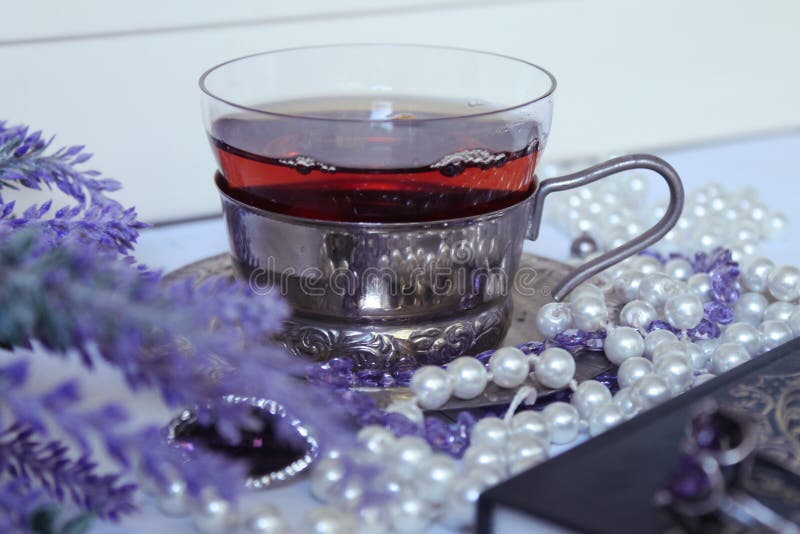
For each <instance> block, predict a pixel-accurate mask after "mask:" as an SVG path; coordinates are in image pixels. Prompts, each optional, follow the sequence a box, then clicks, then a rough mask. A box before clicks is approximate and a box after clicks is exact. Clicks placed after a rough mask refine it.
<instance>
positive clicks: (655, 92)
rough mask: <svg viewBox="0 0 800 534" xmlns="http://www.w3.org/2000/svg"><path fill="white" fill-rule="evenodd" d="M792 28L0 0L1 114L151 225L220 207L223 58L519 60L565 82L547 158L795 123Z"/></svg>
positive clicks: (463, 5)
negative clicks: (421, 51)
mask: <svg viewBox="0 0 800 534" xmlns="http://www.w3.org/2000/svg"><path fill="white" fill-rule="evenodd" d="M798 23H800V2H797V0H764V1H762V2H754V1H743V0H704V1H702V2H697V1H693V0H649V1H642V0H527V1H526V0H517V1H513V0H497V1H490V0H484V1H475V0H460V1H459V0H451V1H447V0H380V1H376V0H336V1H335V2H334V1H331V0H305V1H303V0H299V1H293V2H287V1H281V2H276V1H274V0H230V1H228V2H220V1H219V0H169V1H164V0H161V1H157V0H136V1H132V0H115V1H108V0H61V1H58V2H53V1H52V0H26V1H25V2H20V1H17V0H14V1H12V0H0V118H5V119H8V120H9V121H11V122H13V123H17V122H26V123H30V124H31V125H33V126H34V127H36V128H38V129H43V130H45V131H46V132H48V133H56V134H58V139H57V142H61V143H64V144H77V143H85V144H87V145H88V146H89V148H90V149H91V151H93V152H94V153H95V154H96V157H95V159H94V160H93V166H94V167H96V168H98V169H99V170H102V171H103V172H104V173H105V174H107V175H110V176H113V177H115V178H118V179H120V180H122V181H123V182H124V184H125V191H124V192H122V193H121V194H120V195H119V198H120V199H121V200H122V201H123V202H125V203H133V204H136V205H137V206H138V208H139V211H140V213H141V214H142V215H143V217H144V218H145V219H147V220H150V221H161V220H168V219H176V218H182V217H187V216H193V215H201V214H207V213H212V212H215V211H217V210H218V201H217V196H216V192H215V190H214V188H213V185H212V182H211V174H212V172H213V169H214V164H213V161H212V159H211V156H210V152H209V150H208V146H207V144H206V140H205V137H204V133H203V129H202V125H201V122H200V106H199V102H200V93H199V90H198V89H197V77H198V76H199V75H200V73H201V72H202V71H203V70H205V69H206V68H207V67H209V66H211V65H213V64H215V63H218V62H220V61H222V60H225V59H229V58H232V57H236V56H240V55H243V54H247V53H252V52H257V51H262V50H268V49H275V48H284V47H289V46H299V45H307V44H322V43H339V42H379V41H380V42H415V43H431V44H447V45H454V46H463V47H470V48H480V49H486V50H491V51H496V52H501V53H506V54H511V55H515V56H519V57H522V58H525V59H528V60H531V61H534V62H536V63H539V64H542V65H544V66H546V67H548V68H549V69H550V70H551V71H553V72H554V73H555V74H556V76H557V77H558V79H559V88H558V91H557V94H556V102H557V103H556V110H555V120H554V127H553V133H552V137H551V141H550V145H549V147H548V149H547V151H546V154H545V157H546V158H547V159H548V160H550V161H553V160H557V159H562V158H571V157H579V156H584V155H593V154H601V153H605V152H609V151H613V152H621V151H630V150H637V149H647V148H649V147H662V146H668V145H675V144H686V143H691V142H696V141H706V140H714V139H720V138H727V137H735V136H740V135H748V134H752V133H757V132H765V131H772V130H781V129H794V128H798V127H800V106H798V105H797V95H800V70H799V69H798V54H799V53H800V32H798V31H797V26H798ZM714 178H716V179H724V177H714Z"/></svg>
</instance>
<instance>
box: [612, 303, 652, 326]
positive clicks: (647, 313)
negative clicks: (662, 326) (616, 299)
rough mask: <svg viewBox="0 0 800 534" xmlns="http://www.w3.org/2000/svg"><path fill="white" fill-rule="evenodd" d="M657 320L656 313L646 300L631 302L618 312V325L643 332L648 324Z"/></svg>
mask: <svg viewBox="0 0 800 534" xmlns="http://www.w3.org/2000/svg"><path fill="white" fill-rule="evenodd" d="M656 319H658V312H656V309H655V308H654V307H653V305H652V304H650V303H649V302H647V301H646V300H639V299H636V300H632V301H630V302H628V303H627V304H626V305H625V306H623V307H622V310H620V312H619V323H620V324H621V325H623V326H630V327H632V328H636V329H637V330H640V331H642V332H643V331H644V330H645V329H646V328H647V327H648V325H649V324H650V323H652V322H653V321H655V320H656Z"/></svg>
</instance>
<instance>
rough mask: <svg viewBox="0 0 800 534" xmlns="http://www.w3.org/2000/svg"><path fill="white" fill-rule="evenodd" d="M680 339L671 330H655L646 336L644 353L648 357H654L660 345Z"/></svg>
mask: <svg viewBox="0 0 800 534" xmlns="http://www.w3.org/2000/svg"><path fill="white" fill-rule="evenodd" d="M670 341H678V338H677V337H676V336H675V334H673V333H672V332H670V331H669V330H653V331H652V332H650V333H649V334H647V335H646V336H645V338H644V355H645V357H646V358H650V359H653V355H654V354H655V353H656V350H657V349H658V347H659V346H660V345H661V344H663V343H668V342H670Z"/></svg>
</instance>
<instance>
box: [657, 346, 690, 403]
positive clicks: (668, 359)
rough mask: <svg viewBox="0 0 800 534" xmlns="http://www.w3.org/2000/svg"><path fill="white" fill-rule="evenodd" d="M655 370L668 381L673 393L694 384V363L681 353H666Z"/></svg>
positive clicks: (684, 389) (680, 391) (677, 392)
mask: <svg viewBox="0 0 800 534" xmlns="http://www.w3.org/2000/svg"><path fill="white" fill-rule="evenodd" d="M653 370H654V371H655V373H656V374H657V375H658V376H660V377H661V378H664V379H665V380H666V381H667V383H668V384H669V387H670V390H671V391H672V394H673V395H677V394H679V393H682V392H684V391H686V390H687V389H689V386H691V385H692V378H693V377H694V371H693V370H692V364H691V363H690V362H689V358H688V357H686V356H683V355H681V354H677V353H669V354H665V355H664V356H662V357H661V358H660V359H659V360H658V362H657V363H656V364H655V365H654V366H653Z"/></svg>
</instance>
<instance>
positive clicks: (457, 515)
mask: <svg viewBox="0 0 800 534" xmlns="http://www.w3.org/2000/svg"><path fill="white" fill-rule="evenodd" d="M485 488H486V483H485V481H484V480H482V479H481V478H480V477H478V476H473V475H471V474H469V475H467V476H465V477H463V478H461V479H458V480H456V482H455V484H453V490H452V492H451V493H450V495H449V496H448V499H447V503H446V505H445V513H444V517H443V519H444V523H445V525H447V526H448V527H450V528H452V529H462V528H465V527H469V526H472V525H473V523H474V522H475V511H476V506H475V503H477V502H478V497H480V495H481V492H482V491H483V490H484V489H485Z"/></svg>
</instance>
